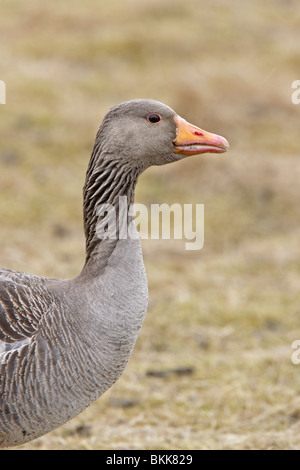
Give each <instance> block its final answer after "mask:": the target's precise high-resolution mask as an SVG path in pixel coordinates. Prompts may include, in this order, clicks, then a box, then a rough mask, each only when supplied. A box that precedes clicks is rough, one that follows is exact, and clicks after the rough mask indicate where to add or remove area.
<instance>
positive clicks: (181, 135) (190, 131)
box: [173, 115, 229, 155]
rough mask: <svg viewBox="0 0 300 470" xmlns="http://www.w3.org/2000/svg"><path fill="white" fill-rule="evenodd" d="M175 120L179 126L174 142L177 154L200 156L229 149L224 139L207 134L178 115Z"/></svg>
mask: <svg viewBox="0 0 300 470" xmlns="http://www.w3.org/2000/svg"><path fill="white" fill-rule="evenodd" d="M174 119H175V122H176V126H177V134H176V139H175V140H174V141H173V144H174V147H175V153H180V154H182V155H198V154H200V153H223V152H226V151H227V150H228V149H229V144H228V142H227V140H226V139H225V138H224V137H221V136H220V135H216V134H211V133H210V132H206V131H204V130H203V129H200V128H199V127H196V126H194V125H193V124H190V123H189V122H187V121H186V120H185V119H183V118H181V117H180V116H178V115H176V116H175V117H174Z"/></svg>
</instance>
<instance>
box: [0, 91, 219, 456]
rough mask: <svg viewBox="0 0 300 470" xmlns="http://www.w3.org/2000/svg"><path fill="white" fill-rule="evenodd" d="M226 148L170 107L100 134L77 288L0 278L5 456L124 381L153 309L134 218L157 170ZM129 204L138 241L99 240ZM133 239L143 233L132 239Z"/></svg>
mask: <svg viewBox="0 0 300 470" xmlns="http://www.w3.org/2000/svg"><path fill="white" fill-rule="evenodd" d="M227 148H228V143H227V141H226V139H224V138H222V137H219V136H216V135H214V134H208V133H206V132H205V131H203V130H201V129H199V128H196V127H195V126H192V125H190V124H188V123H186V121H184V120H183V119H182V118H180V117H179V116H178V115H176V113H175V112H174V111H173V110H172V109H171V108H169V107H168V106H166V105H164V104H162V103H159V102H157V101H154V100H133V101H129V102H125V103H122V104H121V105H118V106H116V107H114V108H112V109H111V110H110V111H109V113H108V114H107V115H106V116H105V118H104V120H103V122H102V124H101V126H100V129H99V131H98V133H97V136H96V140H95V145H94V148H93V152H92V156H91V159H90V163H89V166H88V170H87V175H86V182H85V186H84V191H83V199H84V204H83V207H84V227H85V236H86V262H85V265H84V267H83V269H82V271H81V273H80V274H79V275H78V276H77V277H75V278H74V279H70V280H60V279H49V278H44V277H39V276H34V275H29V274H25V273H21V272H17V271H11V270H6V269H2V270H0V447H9V446H14V445H18V444H22V443H24V442H27V441H30V440H32V439H35V438H36V437H38V436H41V435H43V434H45V433H47V432H49V431H51V430H53V429H55V428H57V427H58V426H60V425H62V424H64V423H66V422H67V421H68V420H70V419H71V418H73V417H75V416H76V415H78V414H79V413H80V412H81V411H83V410H84V409H85V408H86V407H87V406H89V405H90V404H91V403H92V402H93V401H95V400H96V399H97V398H98V397H99V396H100V395H102V394H103V393H104V392H105V391H106V390H107V389H108V388H109V387H111V386H112V385H113V384H114V383H115V382H116V380H117V379H118V378H119V377H120V375H121V374H122V372H123V370H124V368H125V366H126V364H127V362H128V360H129V357H130V354H131V352H132V349H133V347H134V344H135V342H136V339H137V337H138V334H139V331H140V328H141V326H142V323H143V320H144V317H145V315H146V310H147V299H148V287H147V278H146V273H145V268H144V263H143V257H142V250H141V244H140V240H139V238H138V234H137V232H134V231H135V230H136V229H135V226H134V225H133V224H132V222H133V220H132V215H131V211H130V210H129V207H130V204H132V203H133V200H134V189H135V185H136V182H137V179H138V176H139V175H140V173H141V172H142V171H144V170H145V169H146V168H147V167H149V166H150V165H161V164H165V163H169V162H172V161H176V160H179V159H181V158H184V157H185V156H188V155H194V154H197V153H204V152H217V153H219V152H224V151H225V150H227ZM120 196H123V197H125V196H126V201H127V205H126V207H125V217H126V220H127V222H128V224H130V226H131V236H130V237H127V238H124V237H120V228H119V227H118V228H117V230H116V236H115V237H114V238H105V237H102V238H101V237H100V236H99V227H103V226H104V225H105V224H107V217H108V215H107V213H103V211H102V212H101V211H100V207H102V206H101V205H103V204H110V205H111V206H112V207H113V208H114V211H115V213H116V214H120V212H121V210H123V212H124V208H123V209H122V208H121V206H120V203H119V200H120ZM132 230H133V232H132Z"/></svg>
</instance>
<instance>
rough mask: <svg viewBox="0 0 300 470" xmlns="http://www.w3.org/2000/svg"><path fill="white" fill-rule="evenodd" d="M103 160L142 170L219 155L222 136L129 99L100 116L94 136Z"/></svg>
mask: <svg viewBox="0 0 300 470" xmlns="http://www.w3.org/2000/svg"><path fill="white" fill-rule="evenodd" d="M97 142H98V143H99V146H100V147H101V154H102V156H103V158H104V159H106V160H112V159H115V158H118V160H120V162H121V163H124V164H126V165H130V166H131V167H134V168H135V169H137V170H138V172H142V171H144V170H145V169H146V168H148V167H149V166H152V165H164V164H166V163H171V162H174V161H177V160H181V159H182V158H185V157H187V156H191V155H198V154H202V153H208V152H209V153H223V152H226V151H227V150H228V148H229V144H228V142H227V140H226V139H225V138H224V137H221V136H218V135H216V134H212V133H210V132H207V131H204V130H203V129H200V128H199V127H196V126H194V125H192V124H190V123H188V122H187V121H186V120H184V119H183V118H181V117H180V116H179V115H178V114H176V112H175V111H173V109H171V108H170V107H169V106H167V105H165V104H163V103H160V102H159V101H155V100H146V99H145V100H131V101H126V102H124V103H121V104H119V105H117V106H115V107H113V108H112V109H111V110H110V111H109V112H108V113H107V114H106V116H105V117H104V120H103V122H102V124H101V126H100V129H99V131H98V134H97V137H96V145H97Z"/></svg>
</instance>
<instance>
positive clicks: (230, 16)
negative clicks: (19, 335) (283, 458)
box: [0, 0, 300, 449]
mask: <svg viewBox="0 0 300 470" xmlns="http://www.w3.org/2000/svg"><path fill="white" fill-rule="evenodd" d="M0 36H1V41H0V65H1V68H0V70H1V75H0V79H1V80H4V81H5V82H6V87H7V96H6V103H7V104H6V105H2V106H0V112H1V118H0V139H1V150H0V189H1V195H2V197H1V199H0V221H1V224H0V237H1V250H0V262H1V266H2V267H6V268H11V269H17V270H21V271H26V272H30V273H34V274H39V275H47V276H53V277H62V278H67V277H72V276H75V275H76V274H77V273H78V272H79V271H80V269H81V267H82V264H83V261H84V240H83V231H82V213H81V204H82V202H81V198H82V192H81V188H82V186H83V182H84V176H85V170H86V167H87V164H88V160H89V156H90V152H91V149H92V145H93V141H94V137H95V133H96V131H97V128H98V126H99V124H100V122H101V120H102V118H103V116H104V114H105V113H106V112H107V110H108V109H109V107H111V106H113V105H115V104H117V103H119V102H121V101H125V100H128V99H133V98H153V99H157V100H160V101H163V102H165V103H166V104H168V105H169V106H171V107H172V108H173V109H175V110H176V111H177V112H178V113H179V114H180V115H181V116H183V117H184V118H186V119H187V120H189V121H190V122H192V123H194V124H196V125H198V126H200V127H202V128H204V129H206V130H208V131H211V132H214V133H219V134H221V135H224V136H225V137H226V138H227V139H228V140H229V142H230V144H231V150H230V152H229V153H228V154H226V155H223V156H221V155H220V156H218V155H204V156H198V157H194V158H190V159H186V160H184V161H182V162H180V163H177V164H174V165H169V166H166V167H161V168H152V169H150V170H148V171H147V172H146V173H145V174H144V175H142V177H141V178H140V182H139V185H138V189H137V194H136V202H141V203H145V204H147V205H150V204H151V203H155V202H156V203H162V202H166V203H169V204H172V203H174V202H180V203H202V204H205V245H204V248H203V249H202V250H201V251H197V252H195V251H194V252H189V251H186V250H185V249H184V241H173V240H171V241H168V240H160V241H154V240H144V241H143V242H142V244H143V250H144V259H145V265H146V269H147V273H148V279H149V289H150V304H149V311H148V315H147V318H146V321H145V323H144V326H143V329H142V332H141V335H140V337H139V339H138V342H137V345H136V348H135V350H134V353H133V355H132V357H131V359H130V362H129V365H128V367H127V369H126V371H125V373H124V375H123V376H122V378H121V379H120V380H119V382H118V383H117V384H116V385H115V386H114V387H113V388H112V389H111V390H110V391H109V392H107V393H106V394H105V395H104V396H103V397H102V398H100V399H99V400H98V401H97V402H96V403H95V404H94V405H92V406H91V407H90V408H89V409H87V410H86V411H85V412H84V413H82V414H81V415H80V416H79V417H78V418H76V419H75V420H73V421H71V422H70V423H68V424H66V425H65V426H63V427H61V428H60V429H57V430H55V431H54V432H52V433H50V434H48V435H46V436H44V437H42V438H40V439H38V440H36V441H34V442H32V443H29V444H26V445H23V446H21V447H20V448H21V449H254V448H255V449H295V448H299V447H300V438H299V431H300V400H299V392H300V366H296V365H293V364H292V362H291V354H292V352H293V350H292V349H291V343H292V341H294V340H295V339H300V282H299V281H300V253H299V235H300V224H299V222H300V211H299V206H300V205H299V202H300V196H299V179H300V161H299V144H300V136H299V116H300V105H298V106H297V105H294V104H292V102H291V94H292V89H291V84H292V82H293V81H294V80H296V79H300V76H299V74H300V55H299V43H300V4H299V3H298V2H296V1H293V0H272V1H271V0H266V1H264V2H261V1H258V0H253V1H251V2H239V1H237V0H232V1H231V2H226V1H225V0H214V1H213V2H205V1H202V0H187V1H180V0H152V1H151V2H149V1H146V0H127V1H125V2H124V1H123V2H122V1H116V0H110V1H109V2H99V1H96V0H86V1H85V2H82V1H79V0H72V1H71V0H66V1H64V2H55V4H53V3H50V2H42V1H38V2H24V1H21V0H2V2H1V18H0Z"/></svg>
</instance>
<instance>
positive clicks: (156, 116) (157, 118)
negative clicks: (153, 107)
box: [147, 113, 161, 124]
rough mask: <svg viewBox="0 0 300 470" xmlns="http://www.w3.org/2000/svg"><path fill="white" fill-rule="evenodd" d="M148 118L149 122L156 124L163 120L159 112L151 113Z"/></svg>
mask: <svg viewBox="0 0 300 470" xmlns="http://www.w3.org/2000/svg"><path fill="white" fill-rule="evenodd" d="M147 119H148V121H149V122H151V123H152V124H154V123H156V122H159V121H160V120H161V116H160V115H159V114H156V113H151V114H149V116H148V117H147Z"/></svg>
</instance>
